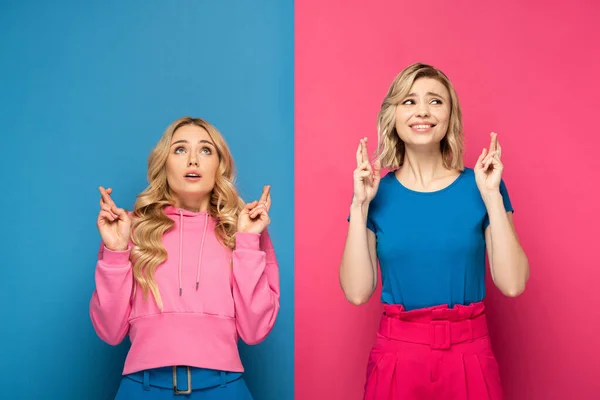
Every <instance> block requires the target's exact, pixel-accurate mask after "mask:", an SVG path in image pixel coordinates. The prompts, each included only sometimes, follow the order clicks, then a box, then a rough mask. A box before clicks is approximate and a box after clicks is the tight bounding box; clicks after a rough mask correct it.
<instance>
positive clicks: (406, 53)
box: [0, 0, 600, 400]
mask: <svg viewBox="0 0 600 400" xmlns="http://www.w3.org/2000/svg"><path fill="white" fill-rule="evenodd" d="M599 16H600V7H599V6H598V5H597V4H596V3H595V2H593V1H591V0H574V1H569V2H567V1H555V2H542V1H527V2H522V1H517V0H508V1H503V2H491V1H483V2H481V1H479V2H474V1H473V2H471V1H454V2H447V1H442V0H431V1H429V2H426V3H423V2H409V1H391V0H382V1H375V2H362V1H339V0H297V1H295V2H293V1H291V0H254V1H250V0H245V1H242V0H235V1H229V2H225V1H171V2H158V1H146V2H142V1H139V0H138V1H128V2H117V1H104V2H76V1H58V2H43V1H34V0H22V1H16V0H4V1H1V2H0V50H1V52H0V54H1V56H0V117H1V125H0V130H1V138H2V140H1V141H0V149H1V152H0V174H1V178H2V179H1V181H0V182H1V185H0V201H1V203H0V204H1V206H2V222H3V223H2V228H3V229H2V230H1V231H0V232H1V233H0V245H1V247H2V253H1V254H0V306H1V307H0V310H2V311H1V313H0V398H2V399H10V400H12V399H86V400H105V399H106V400H107V399H111V398H112V396H113V395H114V393H115V391H116V388H117V385H118V382H119V378H120V376H119V375H120V372H121V369H122V363H123V359H124V356H125V353H126V351H127V346H128V345H127V343H124V344H122V345H120V346H117V347H111V346H108V345H106V344H104V343H103V342H101V341H100V340H99V339H98V338H97V337H96V335H95V333H94V330H93V328H92V325H91V323H90V321H89V316H88V302H89V298H90V295H91V293H92V291H93V288H94V281H93V272H94V266H95V261H96V252H97V246H98V241H99V235H98V233H97V229H96V227H95V219H96V216H97V212H98V192H97V186H98V185H104V186H111V187H113V188H114V198H115V199H116V201H117V203H118V204H121V205H122V206H124V207H127V208H131V206H132V205H133V202H134V200H135V195H136V194H137V193H138V192H140V191H141V190H142V189H143V188H144V187H145V185H146V175H145V173H146V160H147V156H148V153H149V151H150V149H151V148H152V147H153V146H154V144H155V143H156V141H157V140H158V138H159V137H160V135H161V134H162V132H163V130H164V129H165V128H166V126H167V125H168V124H169V123H170V122H171V121H172V120H174V119H176V118H178V117H180V116H183V115H191V116H199V117H203V118H206V119H207V120H209V121H210V122H212V123H214V124H215V125H216V126H217V128H219V129H220V130H221V132H222V133H223V134H224V136H225V138H226V140H227V141H228V143H229V145H230V147H231V149H232V152H233V155H234V157H235V160H236V163H237V166H238V170H239V174H238V175H239V179H238V182H239V187H240V191H241V193H242V195H243V197H244V198H245V199H248V200H251V199H252V198H254V197H257V196H259V194H260V190H261V188H262V185H264V184H270V185H272V196H273V208H272V211H271V216H272V221H273V222H272V225H271V228H270V230H271V232H272V237H273V241H274V245H275V248H276V251H277V256H278V259H279V262H280V268H281V286H282V287H281V290H282V296H281V302H282V307H281V313H280V315H279V319H278V321H277V324H276V326H275V328H274V330H273V332H272V334H271V335H270V336H269V337H268V338H267V340H266V341H265V342H263V343H262V344H260V345H258V346H253V347H249V346H245V345H242V355H243V361H244V363H245V366H246V369H247V374H246V378H247V381H248V384H249V386H250V388H251V390H252V392H253V393H254V396H255V398H256V399H257V400H263V399H264V400H276V399H277V400H280V399H283V400H287V399H290V400H291V399H298V400H336V399H340V400H342V399H343V400H358V399H360V398H361V390H362V385H363V384H364V374H365V367H366V361H367V355H368V351H369V346H370V345H371V343H372V342H373V339H374V334H375V331H376V328H377V322H378V318H379V312H380V305H379V298H378V295H379V293H376V294H375V295H374V296H373V299H372V300H371V302H370V303H369V304H368V305H366V306H363V307H359V308H357V307H354V306H351V305H350V304H349V303H347V302H346V301H345V299H344V296H343V294H342V292H341V289H340V286H339V281H338V266H339V260H340V256H341V252H342V247H343V244H344V240H345V231H346V226H347V225H346V224H347V223H346V216H347V212H348V206H349V200H350V198H351V193H352V170H353V169H354V166H355V165H354V158H355V157H354V151H355V148H356V145H357V140H358V139H359V137H362V136H368V137H369V140H370V142H371V143H375V142H376V130H375V117H376V114H377V111H378V108H379V105H380V103H381V100H382V99H383V96H384V95H385V92H386V90H387V88H388V85H389V84H390V82H391V81H392V79H393V78H394V77H395V75H396V74H397V73H398V72H399V71H400V70H401V69H402V68H403V67H405V66H406V65H408V64H410V63H412V62H415V61H422V62H427V63H432V64H434V65H435V66H438V67H440V68H441V69H443V70H444V71H445V72H446V73H447V74H448V75H449V76H450V78H451V79H452V81H453V82H454V84H455V86H456V89H457V91H458V93H459V96H460V99H461V104H462V106H463V112H464V116H465V117H464V122H465V131H466V132H465V134H466V164H467V165H468V166H472V164H473V162H474V161H475V159H476V156H477V155H478V154H479V152H480V151H481V148H482V147H483V146H486V145H487V143H488V135H489V132H490V131H495V132H498V133H499V138H500V140H501V142H502V147H503V160H504V163H505V172H504V179H505V181H506V183H507V185H508V188H509V190H510V194H511V199H512V201H513V204H514V206H515V209H516V212H515V221H516V224H517V229H518V231H519V235H520V237H521V240H522V243H523V245H524V247H525V249H526V251H527V253H528V255H529V258H530V262H531V279H530V283H529V286H528V288H527V291H526V292H525V294H524V295H522V296H521V297H519V298H517V299H507V298H503V297H502V296H501V295H500V294H499V292H498V291H497V290H495V289H494V288H493V287H492V285H490V286H489V292H488V298H487V306H488V307H489V323H490V326H491V330H492V338H493V341H494V345H495V348H496V352H497V357H498V361H499V364H500V370H501V371H500V372H501V374H502V379H503V382H504V385H505V388H506V395H507V399H509V400H538V399H539V400H551V399H557V400H562V399H595V398H597V397H596V396H598V393H600V380H599V379H598V378H597V377H598V372H599V371H600V340H599V339H598V337H599V332H600V307H599V306H598V304H599V303H600V294H599V292H598V287H599V286H600V272H599V270H600V255H599V252H598V237H599V236H598V226H599V223H600V218H599V212H598V206H597V203H598V198H600V196H599V192H600V190H599V186H598V184H599V182H600V155H599V151H600V139H599V138H598V132H599V129H598V118H599V117H598V116H599V115H600V114H599V111H598V109H599V107H600V100H599V99H600V97H599V96H600V78H599V77H598V71H599V70H600V56H599V54H600V52H598V38H599V37H600V30H599V29H598V27H597V24H596V21H597V19H598V17H599Z"/></svg>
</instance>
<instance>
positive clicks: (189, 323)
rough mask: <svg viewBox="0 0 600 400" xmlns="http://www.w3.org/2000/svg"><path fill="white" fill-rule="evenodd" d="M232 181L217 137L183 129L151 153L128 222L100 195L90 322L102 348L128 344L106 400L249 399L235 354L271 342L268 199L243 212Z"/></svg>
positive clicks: (273, 269) (184, 125) (273, 288)
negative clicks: (112, 396)
mask: <svg viewBox="0 0 600 400" xmlns="http://www.w3.org/2000/svg"><path fill="white" fill-rule="evenodd" d="M233 180H234V163H233V159H232V157H231V154H230V152H229V149H228V147H227V144H226V143H225V140H224V139H223V137H222V136H221V134H220V133H219V132H218V131H217V130H216V129H215V128H214V127H213V126H212V125H211V124H209V123H208V122H206V121H204V120H202V119H199V118H196V119H192V118H188V117H185V118H181V119H178V120H177V121H175V122H173V123H172V124H171V125H170V126H169V127H168V128H167V130H166V131H165V133H164V134H163V136H162V138H161V139H160V141H159V142H158V144H157V145H156V147H155V148H154V149H153V150H152V153H151V154H150V157H149V160H148V181H149V185H148V187H147V188H146V190H144V191H143V192H142V193H141V194H140V195H139V196H138V198H137V201H136V203H135V206H134V210H133V212H132V213H131V214H129V213H127V212H126V211H125V210H123V209H122V208H118V207H117V206H116V205H115V203H114V202H113V200H112V199H111V197H110V195H111V193H112V190H111V189H110V188H109V189H107V190H105V189H104V188H102V187H100V192H101V200H100V208H101V210H100V213H99V215H98V220H97V225H98V229H99V231H100V235H101V236H102V244H101V246H100V252H99V254H98V262H97V264H96V274H95V280H96V290H95V291H94V293H93V295H92V299H91V302H90V317H91V320H92V323H93V325H94V329H95V330H96V332H97V334H98V336H99V337H100V338H101V339H102V340H104V341H105V342H107V343H108V344H111V345H117V344H119V343H121V341H122V340H123V339H124V338H125V336H129V338H130V341H131V348H130V350H129V352H128V354H127V358H126V360H125V366H124V369H123V378H122V380H121V385H120V387H119V390H118V393H117V395H116V399H138V398H139V399H156V400H158V399H171V398H181V396H180V395H184V396H185V398H192V399H205V400H208V399H211V400H212V399H232V400H236V399H252V396H251V395H250V392H249V391H248V389H247V387H246V385H245V383H244V380H243V378H242V376H241V375H242V372H243V371H244V368H243V366H242V363H241V361H240V356H239V353H238V347H237V343H238V339H239V338H241V339H242V340H243V341H244V342H246V343H248V344H256V343H259V342H261V341H262V340H263V339H264V338H265V337H266V336H267V334H268V333H269V332H270V331H271V329H272V327H273V325H274V323H275V319H276V317H277V314H278V311H279V271H278V265H277V260H276V258H275V253H274V250H273V246H272V244H271V240H270V238H269V234H268V232H267V226H268V225H269V223H270V219H269V215H268V211H269V208H270V206H271V196H270V188H269V187H265V188H264V191H263V194H262V196H261V198H260V200H258V201H254V202H252V203H249V204H244V203H243V202H242V200H241V199H240V197H239V196H238V193H237V191H236V189H235V186H234V183H233ZM186 395H187V396H186Z"/></svg>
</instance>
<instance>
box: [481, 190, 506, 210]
mask: <svg viewBox="0 0 600 400" xmlns="http://www.w3.org/2000/svg"><path fill="white" fill-rule="evenodd" d="M481 198H482V199H483V202H484V203H485V205H486V207H493V206H494V205H496V204H503V200H502V194H500V191H499V190H491V191H486V192H481Z"/></svg>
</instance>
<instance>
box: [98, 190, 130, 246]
mask: <svg viewBox="0 0 600 400" xmlns="http://www.w3.org/2000/svg"><path fill="white" fill-rule="evenodd" d="M98 189H99V190H100V195H101V197H100V213H99V214H98V220H97V222H96V224H97V225H98V231H99V232H100V236H101V237H102V242H103V243H104V246H106V248H107V249H109V250H113V251H123V250H127V247H128V246H129V236H130V234H131V218H130V217H129V214H127V211H125V210H124V209H122V208H118V207H117V206H116V204H115V202H114V201H113V200H112V199H111V197H110V195H111V193H112V189H111V188H108V189H104V188H103V187H102V186H100V187H99V188H98Z"/></svg>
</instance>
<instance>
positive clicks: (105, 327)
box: [90, 244, 133, 346]
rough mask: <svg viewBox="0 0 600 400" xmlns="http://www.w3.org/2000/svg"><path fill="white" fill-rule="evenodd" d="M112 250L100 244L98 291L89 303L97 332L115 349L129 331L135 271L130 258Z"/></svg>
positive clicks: (126, 253)
mask: <svg viewBox="0 0 600 400" xmlns="http://www.w3.org/2000/svg"><path fill="white" fill-rule="evenodd" d="M130 252H131V247H129V248H128V249H127V250H125V251H112V250H109V249H107V248H106V247H105V246H104V244H101V246H100V251H99V252H98V262H97V264H96V273H95V280H96V290H94V293H93V294H92V299H91V301H90V318H91V319H92V325H93V326H94V330H95V331H96V333H97V334H98V336H99V337H100V339H102V340H103V341H105V342H106V343H108V344H110V345H112V346H116V345H118V344H119V343H121V342H122V341H123V339H124V338H125V336H126V335H127V332H128V331H129V314H130V312H131V295H132V291H133V272H132V268H131V262H130V261H129V255H130Z"/></svg>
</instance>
